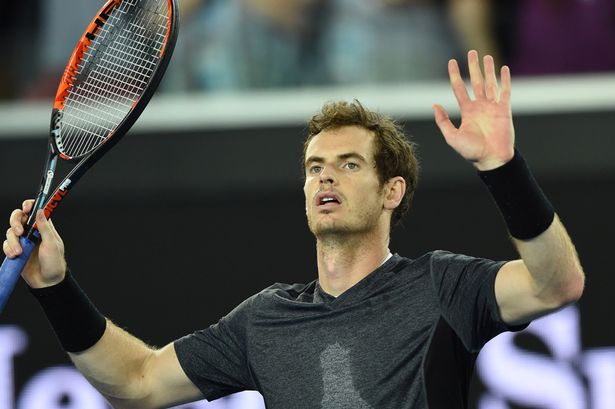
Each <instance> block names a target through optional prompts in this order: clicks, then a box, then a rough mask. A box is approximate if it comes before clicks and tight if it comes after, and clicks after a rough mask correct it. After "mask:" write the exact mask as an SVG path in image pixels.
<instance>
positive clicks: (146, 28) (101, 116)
mask: <svg viewBox="0 0 615 409" xmlns="http://www.w3.org/2000/svg"><path fill="white" fill-rule="evenodd" d="M169 18H170V16H169V11H168V2H167V0H125V1H123V2H122V3H121V4H120V6H119V7H118V8H116V9H115V10H113V12H112V13H111V14H110V16H109V18H108V19H107V22H106V23H105V24H104V25H103V26H102V27H101V29H100V31H99V32H98V33H97V36H96V38H95V39H94V41H93V42H92V44H91V45H90V47H89V49H88V50H87V52H86V53H85V55H84V57H83V60H82V62H81V64H80V65H79V68H78V70H77V73H76V75H75V78H74V82H73V86H72V87H71V88H70V89H69V91H68V94H67V96H66V99H65V101H64V112H63V117H62V132H61V137H60V139H61V140H60V141H57V142H58V143H57V145H58V148H59V149H60V151H61V152H62V153H64V154H66V155H68V156H70V157H79V156H83V155H85V154H87V153H88V152H90V151H91V150H93V149H95V148H96V147H98V146H99V145H100V144H102V143H103V142H104V141H105V140H106V139H107V138H108V136H109V135H110V134H111V133H112V132H113V131H114V129H115V128H117V126H118V125H119V124H120V123H121V122H122V120H123V119H124V118H125V117H126V116H127V114H128V113H129V112H130V110H131V109H132V107H133V106H134V104H135V103H136V101H138V100H139V98H140V97H141V95H143V92H144V91H145V89H146V87H147V85H148V83H149V81H150V79H151V78H152V76H153V74H154V72H155V70H156V67H157V65H158V62H159V59H160V55H161V52H162V50H163V48H164V45H165V40H166V37H167V31H168V27H169V26H168V21H169Z"/></svg>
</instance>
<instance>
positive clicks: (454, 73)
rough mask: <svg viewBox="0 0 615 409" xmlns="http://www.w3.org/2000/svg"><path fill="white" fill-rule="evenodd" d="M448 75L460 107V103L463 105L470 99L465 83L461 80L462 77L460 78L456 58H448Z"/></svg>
mask: <svg viewBox="0 0 615 409" xmlns="http://www.w3.org/2000/svg"><path fill="white" fill-rule="evenodd" d="M448 76H449V78H450V80H451V88H453V93H454V94H455V98H456V99H457V103H458V104H459V106H460V107H461V106H462V105H465V104H466V103H467V102H468V101H470V96H469V95H468V90H467V89H466V84H465V83H464V82H463V78H461V73H460V72H459V65H458V64H457V61H456V60H449V62H448Z"/></svg>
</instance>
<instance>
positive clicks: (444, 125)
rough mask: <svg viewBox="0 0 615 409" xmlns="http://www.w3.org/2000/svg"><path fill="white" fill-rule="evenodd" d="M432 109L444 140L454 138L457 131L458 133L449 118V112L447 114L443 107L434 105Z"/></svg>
mask: <svg viewBox="0 0 615 409" xmlns="http://www.w3.org/2000/svg"><path fill="white" fill-rule="evenodd" d="M432 109H433V112H434V116H435V119H436V124H437V125H438V128H440V132H442V135H444V138H445V139H446V140H448V139H449V138H452V137H453V136H454V134H455V131H457V128H455V125H453V123H452V122H451V120H450V118H449V116H448V112H446V110H445V109H444V107H443V106H442V105H438V104H434V105H433V106H432Z"/></svg>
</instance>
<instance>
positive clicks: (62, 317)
mask: <svg viewBox="0 0 615 409" xmlns="http://www.w3.org/2000/svg"><path fill="white" fill-rule="evenodd" d="M468 63H469V72H470V79H471V84H472V87H471V88H472V90H473V94H474V95H473V97H470V95H469V94H468V92H467V90H466V87H465V85H464V83H463V80H462V78H461V76H460V73H459V68H458V65H457V62H456V61H454V60H451V61H450V63H449V67H448V68H449V75H450V80H451V84H452V89H453V92H454V94H455V96H456V98H457V101H458V103H459V107H460V109H461V116H462V122H461V125H460V126H459V128H457V127H455V126H454V125H453V124H452V123H451V121H450V120H449V119H448V115H447V113H446V111H445V110H444V109H443V108H442V107H441V106H439V105H434V107H433V109H434V113H435V120H436V123H437V125H438V126H439V128H440V130H441V131H442V134H443V135H444V138H445V139H446V142H447V143H448V144H449V145H450V146H451V147H452V148H453V149H454V150H455V151H457V152H458V153H459V154H460V155H461V156H462V157H463V158H464V159H465V160H467V161H468V162H470V163H471V164H472V165H473V166H474V167H475V168H476V169H477V172H478V175H479V177H480V178H481V179H482V181H483V182H484V183H485V185H486V186H487V188H488V189H489V191H490V192H491V194H492V196H493V199H494V201H495V203H496V204H497V206H498V208H499V210H500V211H501V213H502V215H503V217H504V220H505V222H506V225H507V227H508V230H509V233H510V235H511V236H512V240H513V242H514V244H515V246H516V248H517V250H518V253H519V255H520V259H518V260H512V261H508V262H504V261H501V262H496V261H491V260H487V259H483V258H475V257H471V256H466V255H460V254H452V253H449V252H446V251H433V252H430V253H428V254H425V255H423V256H421V257H419V258H417V259H409V258H405V257H403V256H401V255H398V254H393V253H392V252H391V251H390V250H389V234H390V229H391V225H392V224H394V223H395V222H397V221H398V220H400V219H401V217H402V216H403V213H404V212H405V211H406V210H407V209H408V207H409V205H410V201H411V198H412V194H413V191H414V189H415V186H416V183H417V173H418V166H417V160H416V157H415V152H414V146H413V144H412V143H410V142H409V141H408V140H407V139H406V138H405V137H404V135H403V133H402V132H401V131H400V128H399V127H398V125H396V124H395V122H393V120H391V119H390V118H388V117H386V116H383V115H380V114H377V113H374V112H371V111H369V110H367V109H366V108H364V107H363V106H362V105H361V104H360V103H359V102H357V101H355V102H352V103H346V102H334V103H328V104H326V105H325V106H324V107H323V109H322V111H321V112H320V113H318V114H317V115H315V116H314V117H313V118H312V120H311V122H310V128H309V135H308V137H307V140H306V142H305V148H304V164H305V185H304V192H305V206H306V212H307V220H308V225H309V228H310V230H311V231H312V233H313V234H314V236H315V237H316V253H317V262H318V263H317V265H318V277H317V279H316V280H314V281H313V282H311V283H309V284H305V285H298V284H295V285H286V284H276V285H273V286H271V287H269V288H267V289H265V290H263V291H261V292H259V293H258V294H256V295H254V296H252V297H250V298H248V299H247V300H245V301H244V302H243V303H241V304H240V305H239V306H238V307H236V308H235V309H234V310H233V311H232V312H230V313H229V314H228V315H226V316H225V317H223V318H222V319H221V320H220V321H219V322H218V323H216V324H214V325H212V326H210V327H209V328H207V329H203V330H199V331H197V332H195V333H193V334H190V335H187V336H185V337H183V338H181V339H178V340H176V341H175V342H173V343H170V344H169V345H167V346H165V347H163V348H162V349H154V348H152V347H149V346H147V345H145V344H144V343H143V342H141V341H140V340H138V339H136V338H135V337H133V336H132V335H130V334H128V333H127V332H125V331H123V330H122V329H120V328H119V327H118V326H116V325H114V324H113V323H111V322H110V321H109V320H107V319H105V317H103V316H102V315H101V314H100V312H98V310H97V309H96V308H95V306H94V305H93V304H92V303H91V302H90V300H89V299H88V298H87V296H86V295H85V294H84V293H83V291H82V290H81V289H80V288H79V286H78V285H77V283H76V282H75V280H74V278H73V277H72V276H71V275H70V272H69V271H68V269H67V265H66V262H65V260H64V245H63V243H62V240H61V238H60V236H59V235H58V234H57V232H56V231H55V229H54V227H53V224H52V223H51V221H46V220H45V219H44V217H43V216H42V214H37V223H38V227H39V230H40V232H41V236H42V242H41V244H40V247H39V248H38V253H35V254H34V255H33V256H32V257H31V259H30V262H29V265H28V266H27V268H26V270H25V271H24V273H23V277H24V279H25V280H26V282H27V283H28V284H29V286H30V287H31V289H32V293H33V294H34V295H35V296H36V298H38V300H39V301H40V303H41V305H42V307H43V309H44V311H45V313H46V314H47V316H48V318H49V320H50V321H51V323H52V325H53V327H54V329H55V331H56V333H57V336H58V338H59V340H60V342H61V343H62V345H63V347H64V349H65V350H66V351H67V352H68V353H69V355H70V357H71V359H72V360H73V362H74V363H75V365H76V366H77V368H78V369H79V370H80V371H81V372H82V373H83V374H84V375H85V377H86V378H87V379H88V380H89V381H90V382H91V383H92V384H93V385H94V386H95V387H96V388H97V389H98V390H99V391H100V392H101V393H102V394H103V395H104V396H105V397H106V398H107V399H108V400H109V402H111V403H112V405H113V406H114V407H116V408H159V407H167V406H170V405H174V404H178V403H182V402H188V401H193V400H197V399H202V398H206V399H208V400H213V399H217V398H220V397H223V396H226V395H228V394H231V393H234V392H238V391H242V390H257V391H259V392H260V393H261V394H262V395H263V397H264V399H265V403H266V405H267V407H268V408H272V409H297V408H299V409H301V408H306V409H307V408H310V409H311V408H322V409H342V408H344V409H345V408H352V409H368V408H369V409H383V408H408V409H409V408H413V409H421V408H429V409H439V408H443V409H444V408H445V409H451V408H466V407H467V405H468V403H467V395H468V386H469V382H470V378H471V374H472V368H473V364H474V361H475V358H476V355H477V353H478V351H479V350H480V348H481V347H482V346H483V345H484V344H485V343H486V342H487V341H489V340H490V339H491V338H493V337H494V336H496V335H497V334H499V333H501V332H503V331H516V330H520V329H522V328H524V327H525V326H526V325H527V323H529V322H530V321H531V320H532V319H534V318H536V317H539V316H542V315H545V314H548V313H550V312H552V311H555V310H557V309H559V308H562V307H563V306H565V305H567V304H570V303H573V302H575V301H576V300H577V299H578V298H579V297H580V296H581V294H582V292H583V286H584V273H583V270H582V268H581V265H580V263H579V260H578V257H577V254H576V252H575V249H574V246H573V244H572V242H571V240H570V238H569V236H568V234H567V233H566V230H565V229H564V226H563V225H562V223H561V221H560V220H559V218H558V217H557V215H556V213H555V212H554V210H553V207H552V205H551V204H550V203H549V201H548V200H547V198H546V197H545V195H544V194H543V192H542V191H541V189H540V187H539V186H538V185H537V183H536V181H535V180H534V178H533V177H532V175H531V173H530V171H529V170H528V167H527V165H526V164H525V162H524V160H523V158H522V156H521V154H520V153H519V152H518V151H517V150H515V148H514V129H513V122H512V113H511V106H510V72H509V70H508V68H507V67H503V68H502V69H501V74H500V75H501V81H500V84H498V81H497V78H496V71H495V67H494V62H493V59H492V58H491V57H490V56H486V57H485V58H484V59H483V64H484V74H483V71H482V70H481V67H480V61H479V56H478V54H477V53H476V52H475V51H471V52H469V54H468ZM31 207H32V202H31V201H26V202H25V203H24V205H23V208H22V209H20V210H15V211H14V212H13V213H12V215H11V217H10V225H11V227H10V229H9V230H8V232H7V239H6V241H5V242H4V243H3V249H4V252H5V254H6V255H7V256H8V257H14V256H16V255H18V254H19V253H20V247H19V244H18V240H17V237H18V236H19V235H20V234H21V233H22V232H23V227H22V224H23V223H24V220H25V217H26V214H28V212H29V211H30V210H31ZM477 234H480V232H477ZM203 308H207V306H205V305H204V306H203Z"/></svg>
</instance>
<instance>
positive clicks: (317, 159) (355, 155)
mask: <svg viewBox="0 0 615 409" xmlns="http://www.w3.org/2000/svg"><path fill="white" fill-rule="evenodd" d="M337 159H338V160H345V159H357V160H360V161H362V162H364V163H367V160H366V159H365V158H364V157H363V155H360V154H358V153H356V152H348V153H342V154H340V155H337ZM324 161H325V159H324V158H322V157H320V156H313V155H312V156H310V157H309V158H307V159H306V160H305V164H306V165H307V164H308V163H313V162H316V163H323V162H324Z"/></svg>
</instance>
